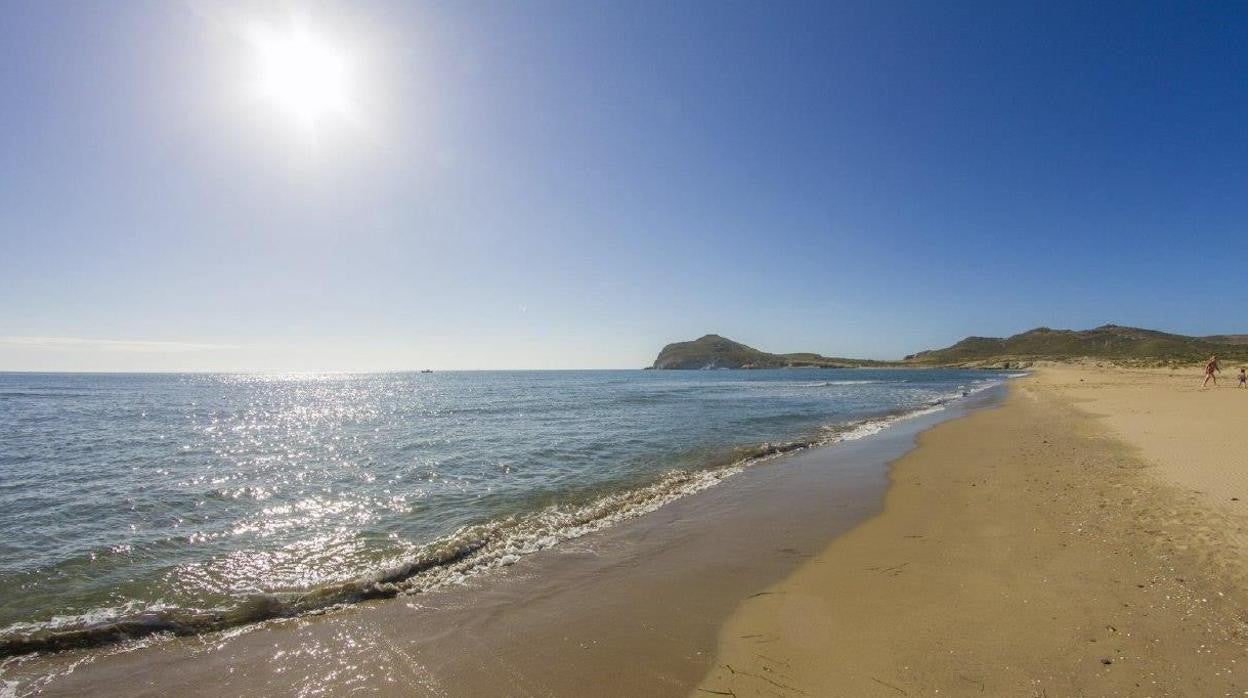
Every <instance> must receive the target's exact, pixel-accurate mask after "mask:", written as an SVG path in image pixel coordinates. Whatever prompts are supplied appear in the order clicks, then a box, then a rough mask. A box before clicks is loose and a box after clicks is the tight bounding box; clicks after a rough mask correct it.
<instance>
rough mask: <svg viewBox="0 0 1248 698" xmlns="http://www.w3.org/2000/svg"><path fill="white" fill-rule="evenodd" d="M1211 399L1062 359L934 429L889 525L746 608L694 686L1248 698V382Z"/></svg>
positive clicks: (1156, 377) (869, 528)
mask: <svg viewBox="0 0 1248 698" xmlns="http://www.w3.org/2000/svg"><path fill="white" fill-rule="evenodd" d="M1197 388H1198V384H1193V381H1192V379H1191V376H1190V375H1168V374H1166V373H1163V372H1145V371H1137V372H1127V371H1115V370H1104V371H1094V370H1090V369H1087V368H1063V369H1046V370H1041V371H1039V372H1037V373H1035V374H1033V375H1031V376H1029V377H1027V378H1023V379H1019V380H1017V381H1015V382H1014V384H1013V386H1012V388H1011V391H1010V395H1009V397H1008V398H1007V399H1006V401H1005V403H1004V404H1003V405H1002V406H1001V407H1000V408H998V409H995V410H987V411H981V412H978V413H974V414H972V415H970V416H969V417H966V418H964V419H960V420H956V421H951V422H946V423H944V424H941V425H939V426H937V427H935V428H934V429H932V430H930V431H928V432H926V433H924V434H922V435H921V436H920V439H919V446H918V448H916V449H915V450H914V451H912V452H911V453H909V454H908V455H906V456H905V457H903V458H901V459H900V460H899V461H897V462H896V463H894V465H893V469H892V474H891V477H892V486H891V488H890V490H889V492H888V495H887V497H886V500H885V506H884V510H883V512H882V513H881V514H880V515H879V516H877V517H875V518H873V519H871V520H870V521H868V522H866V523H865V524H863V525H861V526H859V527H857V528H855V529H854V530H853V531H851V532H850V533H848V534H846V535H844V536H842V537H840V538H838V539H836V540H835V541H833V542H832V543H831V544H830V545H829V546H828V547H827V548H826V549H824V550H823V551H822V552H821V553H820V554H818V555H816V556H815V557H814V558H812V559H810V560H809V561H807V562H806V563H805V564H804V565H803V566H801V567H800V568H798V570H797V571H796V572H795V573H793V574H791V575H789V576H788V577H787V578H786V579H784V580H783V581H781V582H779V583H777V584H774V585H773V586H771V587H769V588H768V589H766V590H764V591H762V592H760V593H757V594H755V595H753V596H752V597H750V598H749V599H746V600H745V601H743V602H742V603H741V604H740V605H739V607H738V608H737V610H736V612H735V613H734V614H733V615H732V617H731V619H730V620H729V621H728V622H727V623H726V624H725V625H724V626H723V628H722V629H721V632H720V635H719V650H718V656H717V657H716V659H715V661H714V663H713V668H712V669H711V670H710V671H709V673H708V674H707V675H706V676H705V677H704V679H703V681H702V682H701V684H700V685H699V687H698V688H697V689H695V691H694V692H693V694H692V695H697V696H703V697H704V696H708V695H733V696H738V697H739V698H745V697H746V696H777V695H779V696H802V695H808V696H901V695H908V696H921V695H922V696H926V695H941V696H945V695H968V696H971V695H991V696H1075V695H1087V696H1094V695H1095V696H1113V695H1124V696H1126V695H1132V696H1134V695H1140V696H1144V695H1150V696H1197V695H1199V696H1222V695H1244V694H1245V692H1246V690H1248V677H1245V676H1244V675H1243V664H1244V660H1245V647H1246V646H1248V643H1245V640H1244V632H1245V630H1246V629H1248V628H1246V626H1245V619H1246V614H1245V613H1244V611H1243V610H1242V609H1243V608H1244V607H1245V602H1246V601H1248V598H1245V594H1244V592H1243V584H1242V582H1243V580H1244V564H1243V561H1244V558H1245V556H1244V552H1243V549H1242V547H1240V545H1239V542H1240V541H1241V540H1242V531H1243V530H1244V529H1245V518H1244V516H1243V515H1242V514H1241V513H1240V510H1239V509H1238V508H1237V507H1239V506H1241V504H1240V502H1241V500H1242V501H1244V502H1248V478H1245V477H1244V475H1243V473H1239V472H1234V471H1233V468H1234V466H1233V459H1229V458H1228V457H1227V454H1229V453H1230V452H1231V451H1229V450H1228V448H1230V446H1229V445H1230V444H1231V443H1232V442H1233V441H1234V438H1235V435H1236V434H1239V433H1242V425H1243V424H1245V423H1248V422H1246V421H1245V420H1248V391H1244V394H1239V393H1238V392H1236V390H1235V389H1234V388H1221V389H1218V390H1210V391H1205V392H1203V393H1202V392H1199V391H1198V390H1197ZM1176 395H1177V396H1178V397H1177V398H1175V397H1174V396H1176ZM1192 412H1196V413H1197V414H1199V415H1200V418H1199V419H1196V420H1193V419H1191V418H1190V415H1191V413H1192ZM1194 422H1196V423H1199V424H1200V425H1201V426H1200V428H1196V429H1194V430H1193V431H1183V430H1184V429H1188V428H1189V427H1191V426H1192V424H1193V423H1194ZM1184 454H1187V455H1188V456H1189V457H1187V458H1183V457H1182V456H1183V455H1184ZM1201 488H1203V489H1201ZM1236 493H1237V494H1236ZM1232 497H1234V498H1235V499H1232ZM1242 506H1245V507H1248V504H1243V505H1242Z"/></svg>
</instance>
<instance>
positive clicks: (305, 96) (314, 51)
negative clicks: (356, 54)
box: [251, 23, 350, 132]
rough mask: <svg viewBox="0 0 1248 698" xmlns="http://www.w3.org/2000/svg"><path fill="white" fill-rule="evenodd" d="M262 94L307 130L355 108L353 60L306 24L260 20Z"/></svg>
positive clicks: (255, 37)
mask: <svg viewBox="0 0 1248 698" xmlns="http://www.w3.org/2000/svg"><path fill="white" fill-rule="evenodd" d="M251 40H252V44H253V45H254V47H255V50H256V57H257V70H258V74H257V87H258V89H259V93H260V95H261V97H263V98H264V99H265V100H266V101H268V102H270V103H271V104H273V105H274V106H275V107H277V108H278V109H279V110H281V111H282V112H284V113H286V114H287V115H288V116H289V117H290V118H291V119H293V120H294V122H295V123H296V124H297V125H298V126H300V127H301V128H302V129H304V130H305V131H308V132H311V131H315V130H316V129H317V128H318V127H319V126H321V125H322V124H323V123H325V122H326V121H328V120H331V119H334V118H342V117H345V116H347V115H348V112H349V111H350V109H349V107H350V103H349V90H348V87H349V81H348V77H349V76H348V72H349V71H348V63H347V60H346V56H345V55H344V54H343V53H342V52H341V51H340V50H339V49H338V48H337V47H335V46H334V45H333V44H331V43H329V42H328V41H326V40H325V39H324V38H322V37H320V36H318V35H317V34H315V33H314V32H313V31H312V30H311V29H310V28H308V27H307V26H306V25H304V24H299V23H292V24H291V26H290V27H288V28H286V29H282V30H277V29H274V28H272V27H265V26H255V27H253V30H252V32H251Z"/></svg>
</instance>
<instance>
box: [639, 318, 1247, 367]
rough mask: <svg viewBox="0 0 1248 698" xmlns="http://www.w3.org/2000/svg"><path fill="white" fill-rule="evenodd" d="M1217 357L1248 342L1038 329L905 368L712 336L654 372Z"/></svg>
mask: <svg viewBox="0 0 1248 698" xmlns="http://www.w3.org/2000/svg"><path fill="white" fill-rule="evenodd" d="M1212 354H1217V355H1218V356H1219V357H1221V358H1223V359H1226V360H1227V361H1229V362H1241V361H1248V335H1244V334H1224V335H1211V336H1207V337H1188V336H1186V335H1181V334H1170V333H1168V332H1159V331H1157V330H1145V329H1140V328H1138V327H1122V326H1120V325H1102V326H1101V327H1097V328H1095V329H1091V330H1054V329H1049V328H1048V327H1037V328H1036V329H1034V330H1029V331H1027V332H1023V333H1021V334H1016V335H1013V336H1012V337H1005V338H1001V337H967V338H966V339H964V340H962V341H960V342H958V343H957V344H954V345H953V346H951V347H946V348H944V349H933V350H930V351H921V352H918V353H917V354H911V355H910V356H907V357H906V358H905V361H900V362H899V361H874V360H870V359H847V358H839V357H828V356H822V355H820V354H813V353H794V354H772V353H770V352H765V351H761V350H759V349H755V348H754V347H750V346H746V345H745V344H741V343H740V342H734V341H732V340H731V339H728V338H726V337H721V336H719V335H716V334H708V335H706V336H704V337H701V338H699V339H695V340H693V341H689V342H676V343H673V344H669V345H667V346H665V347H663V350H662V351H660V352H659V356H658V358H656V359H655V360H654V365H653V366H651V368H659V369H710V368H801V367H815V368H853V367H860V366H881V367H883V366H914V367H924V366H932V367H934V366H969V367H983V368H996V367H1001V368H1020V367H1025V366H1027V365H1030V364H1031V363H1032V362H1035V361H1070V360H1075V359H1095V360H1106V361H1112V362H1115V363H1129V364H1151V365H1167V364H1170V365H1177V364H1191V363H1197V362H1200V361H1203V360H1205V359H1207V358H1209V356H1210V355H1212Z"/></svg>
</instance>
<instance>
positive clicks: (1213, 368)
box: [1200, 354, 1222, 388]
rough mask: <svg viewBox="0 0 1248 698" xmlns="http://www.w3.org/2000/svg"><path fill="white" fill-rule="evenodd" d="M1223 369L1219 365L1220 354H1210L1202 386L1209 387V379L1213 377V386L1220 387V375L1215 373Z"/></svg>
mask: <svg viewBox="0 0 1248 698" xmlns="http://www.w3.org/2000/svg"><path fill="white" fill-rule="evenodd" d="M1221 371H1222V369H1221V368H1220V367H1219V366H1218V355H1217V354H1214V355H1213V356H1210V357H1209V363H1207V364H1205V382H1204V383H1201V384H1200V387H1202V388H1207V387H1209V379H1211V378H1212V379H1213V387H1215V388H1216V387H1218V377H1217V376H1215V375H1213V374H1215V373H1219V372H1221Z"/></svg>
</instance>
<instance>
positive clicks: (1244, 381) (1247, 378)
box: [1239, 366, 1248, 388]
mask: <svg viewBox="0 0 1248 698" xmlns="http://www.w3.org/2000/svg"><path fill="white" fill-rule="evenodd" d="M1239 387H1241V388H1248V373H1246V372H1245V371H1244V368H1243V367H1242V366H1241V367H1240V368H1239Z"/></svg>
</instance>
